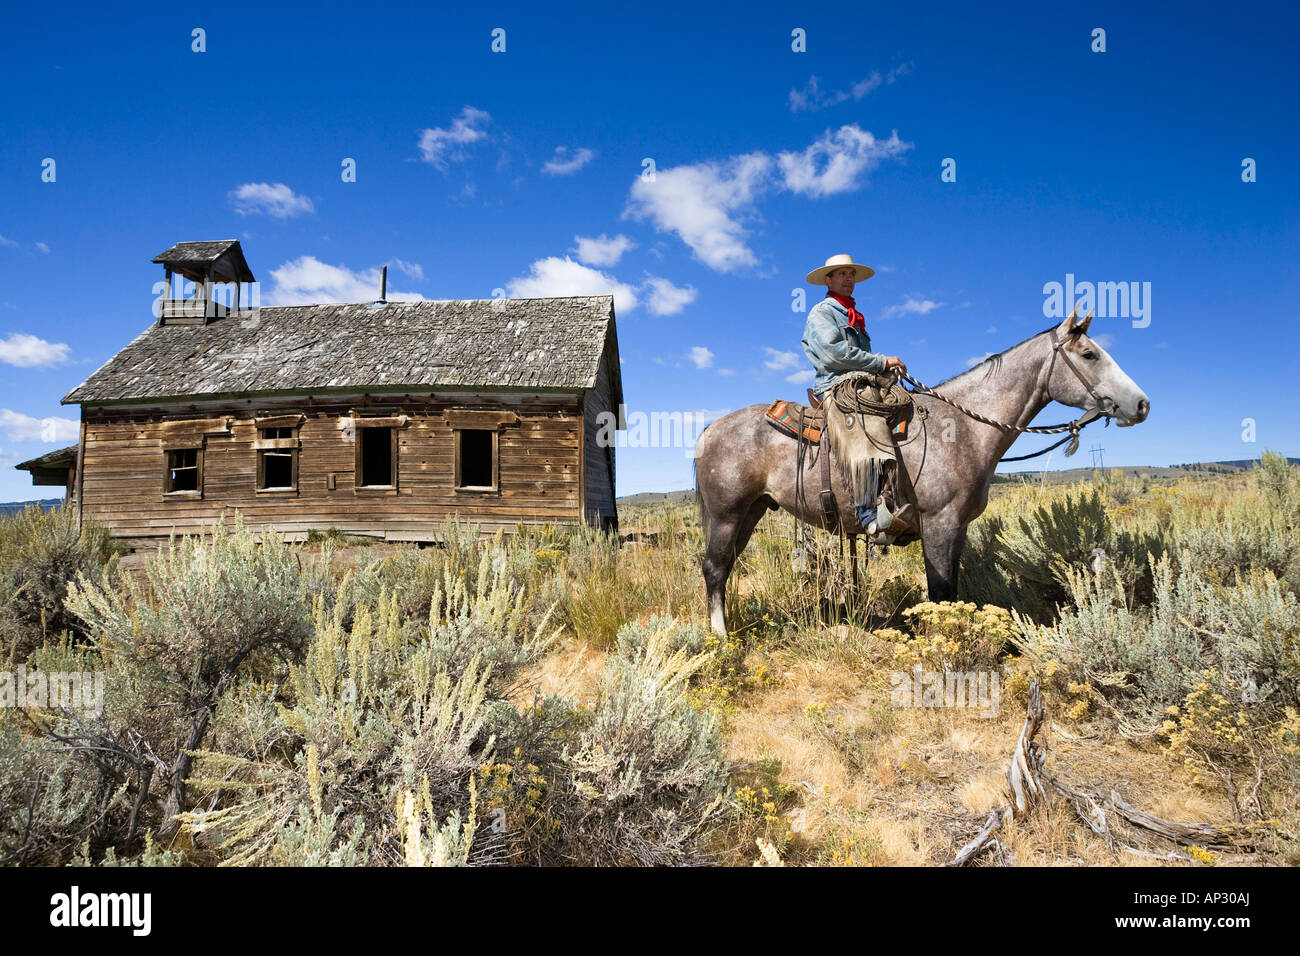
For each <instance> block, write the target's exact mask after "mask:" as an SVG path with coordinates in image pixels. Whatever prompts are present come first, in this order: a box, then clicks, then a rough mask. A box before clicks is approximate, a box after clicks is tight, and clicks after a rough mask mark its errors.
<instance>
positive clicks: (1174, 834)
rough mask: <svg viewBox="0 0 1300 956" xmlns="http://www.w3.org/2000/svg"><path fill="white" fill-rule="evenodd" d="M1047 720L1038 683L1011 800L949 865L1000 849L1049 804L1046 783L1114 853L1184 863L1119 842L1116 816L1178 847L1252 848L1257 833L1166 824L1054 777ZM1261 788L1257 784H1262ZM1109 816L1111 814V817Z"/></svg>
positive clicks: (1019, 745) (1014, 762)
mask: <svg viewBox="0 0 1300 956" xmlns="http://www.w3.org/2000/svg"><path fill="white" fill-rule="evenodd" d="M1043 718H1044V710H1043V699H1042V693H1041V690H1040V688H1039V685H1038V681H1034V683H1033V684H1032V686H1031V687H1030V688H1029V708H1028V711H1027V713H1026V715H1025V724H1024V727H1023V728H1022V729H1021V731H1020V738H1019V739H1018V740H1017V741H1016V749H1015V751H1014V752H1013V753H1012V755H1011V762H1010V764H1008V766H1007V771H1006V777H1007V787H1008V794H1007V796H1008V798H1009V802H1008V803H1007V805H1006V806H1004V807H1001V808H999V809H996V810H993V811H992V812H990V813H989V816H988V819H987V820H985V822H984V826H983V827H982V828H981V829H980V831H979V833H977V834H975V836H974V837H973V838H972V839H971V841H970V842H969V843H967V844H966V845H965V846H963V847H962V848H961V849H960V850H958V851H957V855H956V856H955V857H953V859H952V862H950V863H949V864H948V865H949V866H962V865H963V864H965V863H968V862H969V861H970V860H972V859H973V858H975V857H976V856H978V855H979V854H980V853H982V852H983V851H985V850H987V849H990V848H994V849H998V850H999V851H1000V849H1001V847H1000V845H999V844H998V841H997V839H996V838H995V837H994V834H995V833H996V832H997V831H998V830H999V829H1001V828H1002V827H1003V826H1004V825H1005V824H1007V823H1008V822H1010V821H1011V820H1016V819H1020V818H1022V817H1025V816H1027V815H1029V814H1030V813H1031V812H1032V811H1033V810H1034V808H1035V807H1037V806H1039V805H1042V804H1045V803H1046V802H1047V789H1046V787H1045V786H1044V783H1046V784H1047V785H1048V786H1050V787H1051V788H1052V789H1053V790H1055V791H1056V792H1057V793H1059V794H1061V796H1063V797H1065V799H1066V800H1068V801H1069V802H1070V804H1071V805H1072V806H1073V807H1074V812H1075V814H1076V815H1077V816H1078V817H1079V819H1080V820H1082V821H1083V822H1084V824H1085V825H1086V826H1087V827H1088V829H1089V830H1091V831H1092V832H1093V833H1095V834H1096V835H1097V836H1099V837H1101V838H1102V839H1103V840H1105V841H1106V847H1107V848H1108V849H1109V850H1110V852H1111V854H1112V855H1116V856H1117V855H1118V851H1119V850H1124V851H1126V852H1130V853H1136V854H1138V855H1140V856H1146V857H1150V858H1152V859H1158V860H1171V861H1172V860H1178V859H1182V857H1181V856H1180V855H1178V854H1177V853H1176V852H1175V853H1171V854H1170V855H1168V856H1163V857H1161V856H1157V855H1155V854H1152V853H1148V852H1147V851H1145V850H1140V849H1137V848H1136V847H1131V846H1128V845H1127V844H1117V843H1116V832H1115V829H1114V827H1113V825H1112V817H1113V818H1116V819H1119V820H1123V821H1124V822H1125V823H1126V824H1128V825H1129V826H1131V827H1134V828H1136V829H1138V830H1141V831H1144V832H1146V833H1148V834H1153V835H1155V836H1158V837H1162V838H1164V839H1166V840H1169V841H1171V842H1173V843H1177V844H1179V845H1188V844H1191V845H1196V846H1203V847H1208V848H1211V849H1217V850H1234V849H1241V848H1243V847H1249V846H1251V845H1252V843H1253V840H1254V837H1253V835H1252V833H1251V832H1250V831H1249V830H1248V829H1247V828H1245V827H1242V826H1239V825H1238V826H1233V825H1229V826H1215V825H1213V824H1209V823H1181V822H1178V821H1175V820H1164V819H1162V818H1160V817H1157V816H1155V815H1154V814H1150V813H1147V812H1146V811H1144V810H1139V809H1137V808H1136V807H1134V806H1131V805H1130V804H1129V803H1127V802H1126V801H1125V800H1124V798H1123V797H1121V796H1120V794H1119V790H1117V789H1115V788H1113V787H1112V788H1111V791H1110V794H1109V796H1105V795H1103V794H1102V793H1100V792H1098V791H1095V790H1090V789H1088V788H1086V787H1076V786H1072V785H1071V784H1068V783H1066V782H1065V781H1063V780H1061V779H1059V778H1058V777H1056V776H1054V775H1053V774H1052V773H1051V772H1050V771H1048V770H1047V768H1046V767H1045V766H1044V761H1045V757H1046V750H1045V749H1044V748H1043V747H1041V746H1039V745H1038V744H1037V743H1036V742H1035V739H1034V738H1035V737H1036V736H1037V735H1038V732H1039V730H1040V729H1041V728H1042V725H1043ZM1257 786H1258V784H1257ZM1232 796H1233V798H1234V799H1233V801H1232V803H1233V809H1234V813H1235V814H1238V815H1239V811H1238V810H1237V802H1236V799H1235V796H1236V795H1235V792H1234V793H1233V794H1232ZM1108 813H1109V814H1110V816H1108Z"/></svg>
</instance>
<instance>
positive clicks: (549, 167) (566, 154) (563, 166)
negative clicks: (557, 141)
mask: <svg viewBox="0 0 1300 956" xmlns="http://www.w3.org/2000/svg"><path fill="white" fill-rule="evenodd" d="M595 158H596V154H595V153H594V152H592V151H591V150H589V149H587V148H586V147H585V146H584V147H580V148H578V149H573V150H571V149H569V147H567V146H557V147H555V155H554V156H552V157H551V158H550V159H548V160H547V161H546V162H545V163H544V164H543V165H542V172H544V173H546V174H547V175H548V176H570V175H572V174H573V173H576V172H577V171H578V170H580V169H581V168H582V167H583V166H586V165H587V164H588V163H589V162H591V161H592V160H593V159H595Z"/></svg>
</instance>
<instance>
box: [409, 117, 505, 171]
mask: <svg viewBox="0 0 1300 956" xmlns="http://www.w3.org/2000/svg"><path fill="white" fill-rule="evenodd" d="M491 122H492V117H491V115H490V114H488V113H486V112H484V111H483V110H479V109H475V108H474V107H472V106H466V107H465V108H464V109H462V110H461V111H460V115H459V116H457V117H456V118H455V119H453V120H452V121H451V125H450V126H449V127H448V128H447V129H441V128H439V127H431V128H429V129H423V130H421V131H420V140H419V147H420V158H421V159H423V160H424V161H425V162H426V163H431V164H433V165H434V166H436V167H438V168H439V169H441V170H444V171H445V170H446V169H447V164H448V163H451V162H457V163H458V162H462V161H464V159H465V157H466V155H467V151H466V147H467V146H469V145H470V144H472V143H477V142H479V141H480V140H484V139H487V132H486V131H485V130H484V127H485V126H487V125H488V124H489V123H491Z"/></svg>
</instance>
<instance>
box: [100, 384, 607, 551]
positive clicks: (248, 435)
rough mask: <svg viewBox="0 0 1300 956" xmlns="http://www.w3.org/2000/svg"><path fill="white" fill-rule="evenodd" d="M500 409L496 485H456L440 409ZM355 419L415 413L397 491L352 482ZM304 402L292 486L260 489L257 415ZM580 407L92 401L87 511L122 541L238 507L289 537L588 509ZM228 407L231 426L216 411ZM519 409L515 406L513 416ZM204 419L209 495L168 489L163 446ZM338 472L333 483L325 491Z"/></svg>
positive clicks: (543, 403) (545, 516)
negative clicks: (167, 492)
mask: <svg viewBox="0 0 1300 956" xmlns="http://www.w3.org/2000/svg"><path fill="white" fill-rule="evenodd" d="M466 409H483V410H489V411H506V412H510V413H513V415H517V416H518V420H517V422H515V423H513V424H507V425H504V426H502V428H501V432H500V446H499V469H500V485H499V489H498V490H497V491H495V492H462V491H457V490H456V489H455V476H454V461H455V458H454V448H453V434H452V427H451V425H450V424H449V422H448V420H447V418H446V417H444V413H447V412H451V413H452V414H453V415H454V413H455V411H456V410H466ZM351 410H356V412H357V413H358V415H359V416H363V417H369V416H381V415H409V416H410V420H409V423H408V424H407V425H406V426H405V427H402V428H399V429H398V430H397V436H398V443H399V445H398V455H397V461H398V480H397V488H396V490H395V491H379V490H367V489H354V469H355V447H354V444H353V442H354V441H355V437H354V435H350V434H349V433H348V431H347V430H346V429H345V428H344V425H345V422H344V419H345V418H346V416H348V415H349V413H350V411H351ZM294 412H301V413H302V414H304V415H305V416H306V419H305V421H304V422H303V424H302V425H301V426H300V427H299V429H298V436H299V438H300V439H301V445H300V449H299V452H298V454H299V462H298V487H297V490H296V491H288V492H277V491H271V492H266V491H263V492H259V491H257V489H256V487H255V485H256V474H257V452H256V451H255V450H254V447H253V443H254V440H255V439H256V438H257V426H256V424H255V420H256V419H257V418H261V417H267V416H274V415H285V414H291V413H294ZM581 412H582V405H581V401H580V399H579V398H578V396H577V395H573V396H572V397H570V396H563V395H560V396H557V395H545V394H543V395H532V396H515V395H512V396H510V397H509V398H508V399H503V398H502V396H500V395H492V394H465V395H456V396H449V397H442V396H435V397H433V398H427V397H424V396H413V397H407V398H404V399H390V398H387V397H385V398H383V399H382V400H380V399H378V398H375V397H371V398H370V399H369V400H366V399H363V398H361V397H358V398H356V399H353V400H349V399H347V398H340V399H337V400H336V399H330V400H328V401H322V400H320V399H314V400H311V401H309V402H298V403H295V402H292V401H278V402H268V401H266V400H260V401H259V400H247V399H245V400H236V401H232V402H230V403H227V404H225V405H223V404H221V403H218V402H205V403H203V404H202V406H191V407H190V409H189V410H188V413H187V414H186V415H181V414H179V413H178V412H177V410H174V409H173V410H168V409H167V408H154V409H138V410H135V411H125V410H122V409H113V408H98V409H97V408H94V407H86V408H84V410H83V415H84V425H85V432H84V435H85V437H84V444H83V454H84V464H83V468H82V471H81V480H82V487H81V503H82V508H83V514H85V515H87V516H92V517H94V518H95V519H96V520H98V521H100V522H102V523H104V524H106V525H108V526H109V527H110V528H111V529H112V531H113V533H114V534H115V535H116V536H118V537H121V538H127V539H130V538H150V537H160V536H166V535H167V534H168V533H169V532H170V531H171V530H173V529H175V531H176V532H177V533H178V534H184V533H187V532H194V531H197V530H200V529H201V528H203V527H204V526H206V525H209V524H211V523H213V522H215V521H216V520H217V518H218V517H220V516H221V515H223V514H226V515H230V514H232V513H233V512H234V511H235V510H238V511H240V512H242V513H243V516H244V522H245V525H246V526H248V527H250V528H253V529H255V530H264V529H266V528H270V527H274V528H275V529H277V530H278V531H280V532H284V533H287V534H292V535H300V534H304V533H305V532H307V531H308V530H311V529H313V528H315V529H326V528H337V529H339V530H340V531H344V532H347V533H352V534H370V535H376V536H383V537H386V538H388V539H390V540H414V541H427V540H435V539H436V530H437V527H438V526H439V525H440V524H441V523H442V521H443V520H444V519H445V518H446V517H447V516H448V515H451V514H459V515H461V516H462V517H463V518H465V519H467V520H470V521H473V522H476V523H478V524H479V525H480V527H481V528H482V529H483V530H484V531H493V530H495V529H497V528H505V529H506V530H510V529H513V528H514V527H515V525H516V524H517V523H519V522H524V523H526V524H541V523H546V522H566V521H567V522H572V521H577V520H581V518H582V516H583V515H582V495H581V493H580V491H581V485H580V469H579V456H580V446H581V441H582V431H581V428H582V415H581ZM223 416H229V417H230V419H231V421H230V427H229V431H228V432H226V431H225V430H224V425H225V422H224V421H222V420H221V419H222V418H223ZM512 417H513V416H512ZM203 429H209V433H208V434H207V435H206V437H205V439H204V450H203V477H202V497H201V498H169V497H166V496H164V493H163V481H164V473H165V469H166V461H167V457H166V453H165V451H164V443H165V442H167V441H169V440H175V439H177V438H180V437H189V436H191V435H193V434H196V433H197V432H199V431H201V430H203ZM331 476H332V479H333V482H334V487H333V489H330V488H329V487H328V485H329V481H330V479H331Z"/></svg>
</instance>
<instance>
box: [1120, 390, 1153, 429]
mask: <svg viewBox="0 0 1300 956" xmlns="http://www.w3.org/2000/svg"><path fill="white" fill-rule="evenodd" d="M1149 414H1151V402H1150V401H1148V400H1147V397H1146V396H1145V395H1143V396H1142V397H1141V398H1139V399H1138V400H1137V404H1135V405H1134V406H1133V411H1132V412H1131V413H1127V414H1126V413H1123V412H1122V411H1121V410H1120V409H1119V408H1118V407H1116V409H1115V411H1114V412H1113V413H1112V417H1113V418H1114V419H1115V424H1116V425H1118V426H1119V427H1120V428H1128V427H1129V426H1131V425H1136V424H1138V423H1139V422H1144V421H1146V419H1147V416H1148V415H1149Z"/></svg>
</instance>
